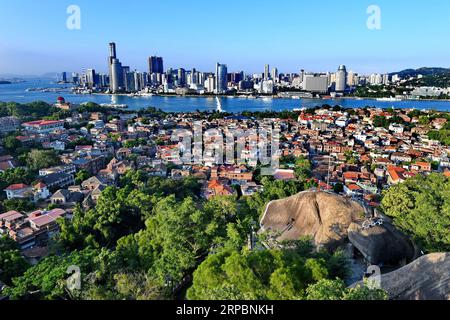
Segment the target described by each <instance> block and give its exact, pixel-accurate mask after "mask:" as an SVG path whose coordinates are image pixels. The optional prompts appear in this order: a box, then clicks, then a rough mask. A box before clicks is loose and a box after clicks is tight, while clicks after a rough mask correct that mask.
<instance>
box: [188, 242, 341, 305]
mask: <svg viewBox="0 0 450 320" xmlns="http://www.w3.org/2000/svg"><path fill="white" fill-rule="evenodd" d="M307 243H308V244H309V242H304V241H299V242H296V243H291V244H290V245H289V246H287V247H286V248H285V249H279V250H253V251H248V250H242V251H237V250H228V249H225V250H222V251H220V252H219V253H217V254H212V255H209V256H208V258H207V259H206V260H205V261H204V262H203V263H202V264H201V265H200V266H199V267H198V268H197V270H196V271H195V272H194V279H193V285H192V287H191V288H189V290H188V292H187V298H188V299H191V300H198V299H200V300H201V299H206V300H218V299H249V300H267V299H269V300H299V299H305V298H306V289H307V288H308V286H309V285H310V284H314V283H316V282H318V281H321V280H323V279H327V278H329V277H334V276H335V273H336V270H333V268H334V267H332V264H331V263H330V261H331V256H330V255H329V254H325V253H316V252H314V250H313V247H312V246H311V245H306V244H307ZM287 248H289V249H287ZM345 268H346V267H345ZM339 273H343V271H340V272H339Z"/></svg>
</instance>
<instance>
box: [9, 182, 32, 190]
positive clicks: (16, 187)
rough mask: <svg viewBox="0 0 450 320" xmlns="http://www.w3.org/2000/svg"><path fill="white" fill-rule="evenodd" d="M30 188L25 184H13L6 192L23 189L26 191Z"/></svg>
mask: <svg viewBox="0 0 450 320" xmlns="http://www.w3.org/2000/svg"><path fill="white" fill-rule="evenodd" d="M29 187H30V186H28V185H26V184H23V183H17V184H12V185H10V186H9V187H8V188H6V189H5V190H8V191H16V190H22V189H26V188H29Z"/></svg>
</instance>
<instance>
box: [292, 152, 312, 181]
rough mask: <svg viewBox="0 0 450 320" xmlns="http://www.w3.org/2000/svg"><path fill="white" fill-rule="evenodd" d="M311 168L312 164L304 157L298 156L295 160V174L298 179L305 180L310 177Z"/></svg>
mask: <svg viewBox="0 0 450 320" xmlns="http://www.w3.org/2000/svg"><path fill="white" fill-rule="evenodd" d="M311 169H312V164H311V161H310V160H309V159H307V158H305V157H303V156H302V157H299V158H298V159H297V160H296V161H295V169H294V171H295V174H296V175H297V177H298V178H299V179H300V180H303V181H304V180H306V179H309V178H311Z"/></svg>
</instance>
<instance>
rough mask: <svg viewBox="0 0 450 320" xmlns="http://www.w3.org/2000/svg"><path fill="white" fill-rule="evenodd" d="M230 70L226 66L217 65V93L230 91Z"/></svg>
mask: <svg viewBox="0 0 450 320" xmlns="http://www.w3.org/2000/svg"><path fill="white" fill-rule="evenodd" d="M227 75H228V68H227V65H226V64H220V63H217V64H216V92H217V93H219V94H220V93H226V92H227V89H228V83H227Z"/></svg>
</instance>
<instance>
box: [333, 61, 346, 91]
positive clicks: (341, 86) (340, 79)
mask: <svg viewBox="0 0 450 320" xmlns="http://www.w3.org/2000/svg"><path fill="white" fill-rule="evenodd" d="M346 87H347V68H346V67H345V66H344V65H341V66H339V69H338V71H337V72H336V91H337V92H344V91H345V88H346Z"/></svg>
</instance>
